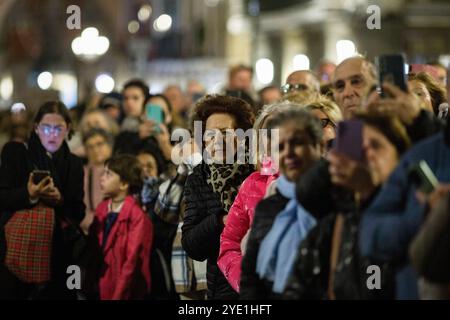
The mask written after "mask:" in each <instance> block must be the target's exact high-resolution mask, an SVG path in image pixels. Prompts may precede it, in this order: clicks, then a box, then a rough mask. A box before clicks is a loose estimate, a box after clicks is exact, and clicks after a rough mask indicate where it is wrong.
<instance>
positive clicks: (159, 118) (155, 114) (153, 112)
mask: <svg viewBox="0 0 450 320" xmlns="http://www.w3.org/2000/svg"><path fill="white" fill-rule="evenodd" d="M145 112H146V115H147V119H148V120H151V121H153V122H154V123H155V124H156V126H155V132H156V133H159V132H160V131H161V129H160V128H159V125H161V124H163V123H164V112H163V110H162V108H161V107H160V106H159V105H157V104H148V105H147V106H146V107H145Z"/></svg>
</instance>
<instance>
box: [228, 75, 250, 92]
mask: <svg viewBox="0 0 450 320" xmlns="http://www.w3.org/2000/svg"><path fill="white" fill-rule="evenodd" d="M251 88H252V73H251V72H250V71H249V70H241V71H239V72H236V73H235V74H234V75H233V77H231V78H230V89H232V90H243V91H250V90H251Z"/></svg>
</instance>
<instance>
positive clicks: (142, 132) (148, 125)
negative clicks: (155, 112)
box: [139, 120, 154, 140]
mask: <svg viewBox="0 0 450 320" xmlns="http://www.w3.org/2000/svg"><path fill="white" fill-rule="evenodd" d="M153 132H154V122H153V121H150V120H144V121H143V122H142V123H141V124H140V125H139V138H140V139H141V140H144V139H146V138H148V137H150V136H151V135H152V134H153Z"/></svg>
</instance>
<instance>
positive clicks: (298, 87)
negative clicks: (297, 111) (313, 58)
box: [281, 70, 320, 94]
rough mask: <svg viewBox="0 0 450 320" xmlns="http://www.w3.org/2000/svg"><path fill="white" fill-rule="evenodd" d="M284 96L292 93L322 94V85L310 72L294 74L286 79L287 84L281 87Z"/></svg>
mask: <svg viewBox="0 0 450 320" xmlns="http://www.w3.org/2000/svg"><path fill="white" fill-rule="evenodd" d="M281 90H282V91H283V94H287V93H289V92H292V91H305V90H309V91H313V92H320V83H319V80H318V79H317V77H316V76H315V75H314V73H312V72H311V71H309V70H300V71H294V72H292V73H291V74H290V75H289V76H288V77H287V79H286V84H285V85H284V86H282V87H281Z"/></svg>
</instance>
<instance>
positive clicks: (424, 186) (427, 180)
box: [408, 160, 439, 195]
mask: <svg viewBox="0 0 450 320" xmlns="http://www.w3.org/2000/svg"><path fill="white" fill-rule="evenodd" d="M408 177H409V178H410V179H411V181H412V182H413V184H414V185H415V186H416V187H417V189H418V190H419V191H421V192H422V193H424V194H426V195H428V194H430V193H432V192H433V191H434V190H435V189H436V187H437V186H438V184H439V182H438V180H437V178H436V176H435V175H434V173H433V171H431V169H430V167H429V166H428V164H427V162H426V161H424V160H422V161H420V162H419V163H418V164H415V165H412V166H411V167H410V168H409V171H408Z"/></svg>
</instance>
